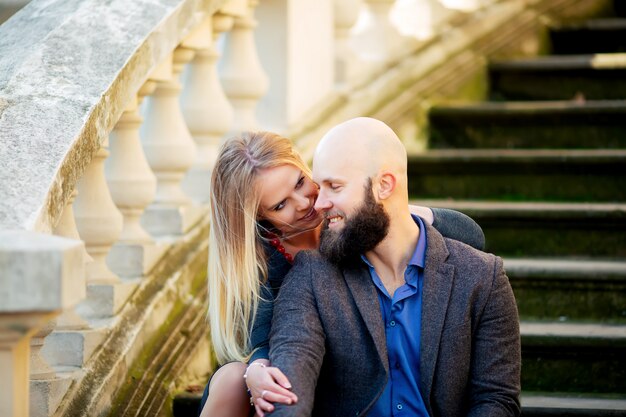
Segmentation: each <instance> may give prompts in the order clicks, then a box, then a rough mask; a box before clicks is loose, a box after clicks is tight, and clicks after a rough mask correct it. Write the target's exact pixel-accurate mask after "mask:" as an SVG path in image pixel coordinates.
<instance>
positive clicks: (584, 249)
mask: <svg viewBox="0 0 626 417" xmlns="http://www.w3.org/2000/svg"><path fill="white" fill-rule="evenodd" d="M412 203H414V204H417V205H425V206H428V207H443V208H451V209H454V210H458V211H461V212H463V213H465V214H467V215H468V216H470V217H472V218H473V219H474V220H475V221H476V222H478V224H480V226H481V227H482V229H483V231H484V232H485V239H486V250H487V251H489V252H493V253H497V254H498V255H502V256H512V257H529V256H540V257H573V256H578V257H590V256H599V257H603V258H626V204H612V203H594V204H591V203H526V202H519V203H518V202H496V201H453V200H424V199H416V200H415V201H413V202H412Z"/></svg>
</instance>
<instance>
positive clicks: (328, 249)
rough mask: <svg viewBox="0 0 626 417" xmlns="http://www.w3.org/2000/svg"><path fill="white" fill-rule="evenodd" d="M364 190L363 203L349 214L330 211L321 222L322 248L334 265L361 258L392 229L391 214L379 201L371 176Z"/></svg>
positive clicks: (324, 254)
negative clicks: (390, 224)
mask: <svg viewBox="0 0 626 417" xmlns="http://www.w3.org/2000/svg"><path fill="white" fill-rule="evenodd" d="M363 191H364V192H363V194H362V195H363V197H362V198H361V200H360V205H359V206H358V207H357V208H356V209H354V210H352V212H351V214H350V215H346V214H345V213H341V214H338V213H339V212H335V213H333V212H332V211H330V210H329V211H328V212H327V216H326V219H325V220H324V223H323V225H322V232H321V235H320V249H319V250H320V253H321V254H322V255H323V256H325V257H326V258H327V259H329V260H330V261H331V262H333V263H335V264H344V263H347V262H352V261H355V260H358V258H359V256H360V255H361V254H364V253H366V252H368V251H370V250H372V249H374V248H375V247H376V245H378V244H379V243H380V242H381V241H382V240H383V239H384V238H385V236H386V235H387V232H388V230H389V215H388V214H387V213H386V212H385V209H384V208H383V206H382V204H380V203H377V202H376V199H375V198H374V193H373V191H372V180H371V179H369V180H368V181H367V183H366V184H365V187H364V189H363ZM329 213H330V215H328V214H329ZM337 218H341V220H335V219H337ZM338 223H340V224H339V225H337V224H338Z"/></svg>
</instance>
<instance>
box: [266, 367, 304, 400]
mask: <svg viewBox="0 0 626 417" xmlns="http://www.w3.org/2000/svg"><path fill="white" fill-rule="evenodd" d="M269 372H270V375H271V376H272V377H273V378H274V381H275V382H276V383H277V384H279V385H276V386H275V389H274V390H273V391H274V392H276V393H278V394H281V395H284V396H285V397H288V398H290V399H291V401H292V402H294V403H296V402H298V396H297V395H296V394H294V393H293V392H291V391H290V389H291V383H290V382H289V379H287V377H286V376H285V374H283V373H282V371H281V370H280V369H278V368H270V369H269Z"/></svg>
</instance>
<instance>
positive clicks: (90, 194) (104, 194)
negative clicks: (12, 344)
mask: <svg viewBox="0 0 626 417" xmlns="http://www.w3.org/2000/svg"><path fill="white" fill-rule="evenodd" d="M108 145H109V139H108V137H106V138H105V140H104V143H103V144H102V147H101V148H100V149H99V150H98V152H97V153H96V154H95V155H94V157H93V159H92V160H91V162H90V164H89V165H88V166H87V169H86V170H85V172H84V174H83V177H82V178H81V179H80V180H79V181H78V185H77V190H78V196H77V197H76V201H75V202H74V213H75V219H76V226H77V229H78V233H79V235H80V237H81V238H82V239H83V241H84V242H85V246H86V248H87V252H88V253H89V255H90V256H91V257H92V258H93V262H90V263H88V264H87V299H86V300H85V301H84V302H82V303H81V304H80V305H79V306H78V307H77V312H78V313H79V314H80V315H81V316H83V317H87V318H102V317H110V316H112V315H114V314H116V313H117V312H118V311H119V309H120V308H121V307H122V306H123V305H124V303H125V302H126V299H127V298H128V296H129V295H130V294H131V292H132V291H133V290H134V288H135V285H130V284H128V283H124V284H123V283H122V282H121V281H120V279H119V277H118V276H117V275H115V274H114V273H113V272H112V271H111V270H110V269H109V267H108V265H107V263H106V258H107V255H108V254H109V251H110V250H111V246H113V244H114V243H115V242H116V241H117V239H118V238H119V236H120V234H121V232H122V228H123V225H122V222H123V217H122V214H121V213H120V212H119V210H118V209H117V207H116V206H115V204H114V203H113V200H112V198H111V193H110V192H109V187H108V185H107V182H106V179H105V177H104V161H105V159H106V158H107V156H109V151H108Z"/></svg>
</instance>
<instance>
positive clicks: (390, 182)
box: [378, 171, 397, 200]
mask: <svg viewBox="0 0 626 417" xmlns="http://www.w3.org/2000/svg"><path fill="white" fill-rule="evenodd" d="M396 182H397V179H396V176H395V175H394V174H393V173H392V172H389V171H383V172H382V173H381V174H380V179H379V180H378V198H379V199H380V200H385V199H387V198H389V197H390V196H391V195H392V194H393V191H394V190H395V189H396Z"/></svg>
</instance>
